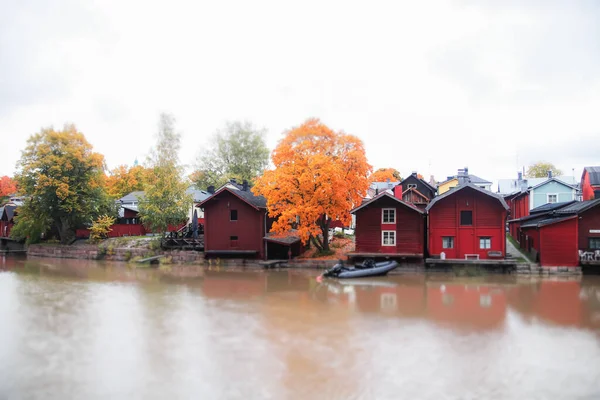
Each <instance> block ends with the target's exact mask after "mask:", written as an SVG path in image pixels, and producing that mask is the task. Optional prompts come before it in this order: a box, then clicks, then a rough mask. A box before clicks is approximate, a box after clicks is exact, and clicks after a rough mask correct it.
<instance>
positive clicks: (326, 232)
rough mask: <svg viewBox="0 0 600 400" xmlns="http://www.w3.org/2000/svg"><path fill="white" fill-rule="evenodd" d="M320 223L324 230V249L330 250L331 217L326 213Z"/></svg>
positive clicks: (322, 230)
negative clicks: (328, 217)
mask: <svg viewBox="0 0 600 400" xmlns="http://www.w3.org/2000/svg"><path fill="white" fill-rule="evenodd" d="M319 225H320V226H321V232H323V251H329V219H327V217H326V216H325V215H324V216H323V217H322V218H321V223H320V224H319Z"/></svg>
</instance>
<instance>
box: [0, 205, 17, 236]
mask: <svg viewBox="0 0 600 400" xmlns="http://www.w3.org/2000/svg"><path fill="white" fill-rule="evenodd" d="M16 210H17V206H16V205H14V204H6V205H4V206H2V207H0V237H4V238H8V237H10V230H11V229H12V227H13V225H14V224H15V222H14V219H13V217H14V216H15V215H16Z"/></svg>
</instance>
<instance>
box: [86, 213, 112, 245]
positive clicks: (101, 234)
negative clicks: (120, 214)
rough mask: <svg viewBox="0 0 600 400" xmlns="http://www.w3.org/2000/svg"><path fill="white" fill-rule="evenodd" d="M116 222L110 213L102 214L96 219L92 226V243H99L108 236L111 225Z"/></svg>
mask: <svg viewBox="0 0 600 400" xmlns="http://www.w3.org/2000/svg"><path fill="white" fill-rule="evenodd" d="M114 223H115V219H114V218H113V217H109V216H108V215H101V216H99V217H98V219H97V220H96V221H94V222H93V223H92V227H91V228H90V243H98V242H99V241H101V240H104V239H106V238H108V234H109V233H110V231H111V230H112V229H111V226H112V225H113V224H114Z"/></svg>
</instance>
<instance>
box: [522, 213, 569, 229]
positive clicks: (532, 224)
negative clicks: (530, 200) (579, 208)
mask: <svg viewBox="0 0 600 400" xmlns="http://www.w3.org/2000/svg"><path fill="white" fill-rule="evenodd" d="M573 218H577V216H576V215H569V216H568V217H560V218H552V217H549V218H543V219H540V220H537V219H536V220H533V221H530V222H527V223H526V224H523V225H521V228H541V227H543V226H546V225H552V224H557V223H559V222H563V221H567V220H570V219H573Z"/></svg>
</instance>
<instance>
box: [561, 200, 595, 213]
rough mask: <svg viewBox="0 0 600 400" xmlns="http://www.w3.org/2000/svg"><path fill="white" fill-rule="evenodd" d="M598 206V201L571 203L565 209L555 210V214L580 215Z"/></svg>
mask: <svg viewBox="0 0 600 400" xmlns="http://www.w3.org/2000/svg"><path fill="white" fill-rule="evenodd" d="M597 205H600V199H594V200H587V201H572V202H569V203H568V204H567V205H566V206H565V207H562V208H560V209H558V210H556V213H557V214H580V213H582V212H584V211H586V210H589V209H590V208H592V207H596V206H597Z"/></svg>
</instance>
